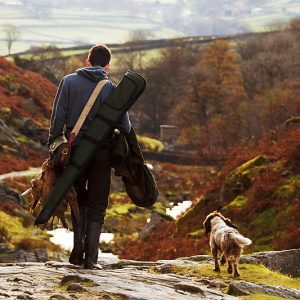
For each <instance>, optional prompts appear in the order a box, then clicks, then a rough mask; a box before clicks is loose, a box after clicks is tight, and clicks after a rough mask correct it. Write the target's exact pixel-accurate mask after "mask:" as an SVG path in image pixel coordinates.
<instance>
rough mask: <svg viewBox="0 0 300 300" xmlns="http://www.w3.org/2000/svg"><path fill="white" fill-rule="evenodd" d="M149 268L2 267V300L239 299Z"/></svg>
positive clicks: (204, 285) (189, 280) (37, 265)
mask: <svg viewBox="0 0 300 300" xmlns="http://www.w3.org/2000/svg"><path fill="white" fill-rule="evenodd" d="M145 265H147V263H142V264H139V263H136V262H132V264H131V263H130V261H127V262H126V263H125V264H123V265H122V266H121V268H119V269H115V268H116V266H114V268H108V267H106V268H105V269H104V270H102V271H96V270H84V269H81V268H74V266H72V265H70V264H68V263H55V262H48V263H22V264H0V299H76V298H78V299H86V300H88V299H112V300H114V299H116V300H123V299H139V300H143V299H145V300H153V299H164V300H173V299H174V300H175V299H176V300H178V299H191V300H192V299H212V300H214V299H216V300H217V299H219V300H221V299H224V300H227V299H228V300H230V299H237V298H236V297H234V296H231V295H226V294H224V293H222V292H220V291H219V290H218V289H213V288H210V287H208V286H207V285H206V284H205V283H202V282H197V281H193V280H192V279H189V278H186V277H184V276H178V275H174V274H154V273H151V272H149V270H145V269H143V268H139V267H144V266H145ZM152 265H153V264H152V263H150V266H152ZM104 267H105V266H104ZM137 267H138V268H137Z"/></svg>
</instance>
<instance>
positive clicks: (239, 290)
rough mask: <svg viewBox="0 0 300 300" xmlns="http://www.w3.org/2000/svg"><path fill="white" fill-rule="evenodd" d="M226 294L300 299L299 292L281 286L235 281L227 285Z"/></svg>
mask: <svg viewBox="0 0 300 300" xmlns="http://www.w3.org/2000/svg"><path fill="white" fill-rule="evenodd" d="M228 293H229V294H230V295H234V296H244V295H251V294H263V295H270V296H276V297H282V298H286V299H300V291H299V290H296V289H288V288H284V287H281V286H269V285H265V284H258V283H253V282H246V281H237V282H232V283H230V284H229V289H228Z"/></svg>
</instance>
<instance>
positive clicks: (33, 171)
mask: <svg viewBox="0 0 300 300" xmlns="http://www.w3.org/2000/svg"><path fill="white" fill-rule="evenodd" d="M39 172H40V168H34V169H30V170H26V171H16V172H10V173H6V174H1V175H0V181H1V180H4V179H7V178H15V177H25V176H32V175H36V174H38V173H39Z"/></svg>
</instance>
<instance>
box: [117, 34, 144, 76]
mask: <svg viewBox="0 0 300 300" xmlns="http://www.w3.org/2000/svg"><path fill="white" fill-rule="evenodd" d="M149 36H150V35H149V34H148V33H147V32H145V31H142V30H135V31H133V32H131V33H130V34H129V36H128V38H127V41H126V42H125V43H124V46H125V54H124V55H122V56H120V57H119V58H118V60H117V64H118V65H119V67H120V69H124V70H128V69H129V70H133V71H141V70H143V69H145V56H146V54H145V51H143V50H139V49H136V48H139V46H141V43H143V41H146V40H147V39H148V38H149Z"/></svg>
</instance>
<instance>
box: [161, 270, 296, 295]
mask: <svg viewBox="0 0 300 300" xmlns="http://www.w3.org/2000/svg"><path fill="white" fill-rule="evenodd" d="M226 268H227V266H223V267H222V266H221V272H220V273H216V272H214V271H213V265H211V264H202V265H200V266H189V267H182V266H172V267H171V272H172V273H175V274H178V275H183V276H187V277H196V278H203V276H205V277H209V278H211V279H223V280H224V279H230V280H236V281H239V280H243V281H249V282H256V283H263V284H266V285H271V286H278V285H280V286H284V287H287V288H296V289H299V288H300V278H291V277H289V276H286V275H283V274H280V273H278V272H275V271H271V270H269V269H268V268H266V267H264V266H262V265H252V264H240V265H239V270H240V273H241V277H238V278H236V277H234V276H233V275H230V274H228V273H227V271H226ZM156 271H157V270H156Z"/></svg>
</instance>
